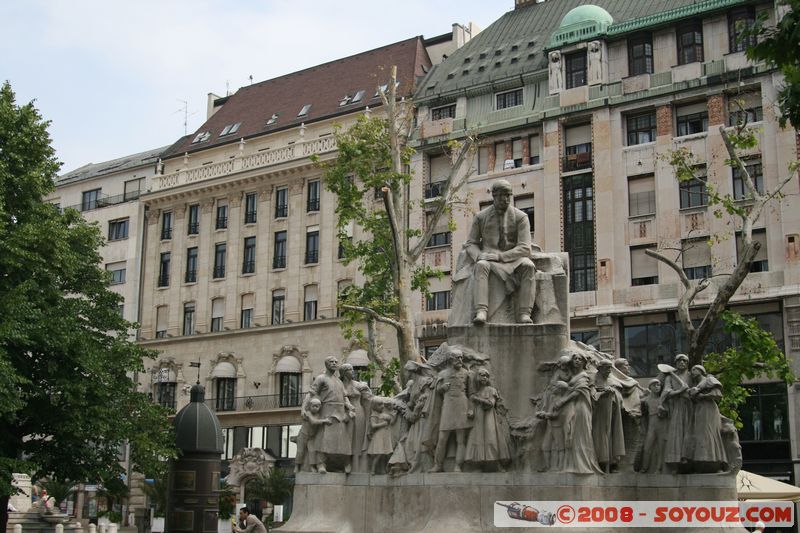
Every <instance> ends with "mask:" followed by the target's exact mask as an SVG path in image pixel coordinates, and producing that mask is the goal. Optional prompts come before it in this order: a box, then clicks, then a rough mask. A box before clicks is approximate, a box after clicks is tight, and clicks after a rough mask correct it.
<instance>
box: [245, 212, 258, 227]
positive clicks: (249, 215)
mask: <svg viewBox="0 0 800 533" xmlns="http://www.w3.org/2000/svg"><path fill="white" fill-rule="evenodd" d="M256 215H257V211H247V212H245V214H244V223H245V224H255V223H256Z"/></svg>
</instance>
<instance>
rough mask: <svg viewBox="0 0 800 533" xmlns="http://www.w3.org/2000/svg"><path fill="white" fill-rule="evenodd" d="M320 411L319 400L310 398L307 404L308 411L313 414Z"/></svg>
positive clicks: (320, 404) (320, 403)
mask: <svg viewBox="0 0 800 533" xmlns="http://www.w3.org/2000/svg"><path fill="white" fill-rule="evenodd" d="M320 409H322V402H321V401H319V398H311V400H310V401H309V402H308V410H309V411H311V412H312V413H314V414H317V413H319V410H320Z"/></svg>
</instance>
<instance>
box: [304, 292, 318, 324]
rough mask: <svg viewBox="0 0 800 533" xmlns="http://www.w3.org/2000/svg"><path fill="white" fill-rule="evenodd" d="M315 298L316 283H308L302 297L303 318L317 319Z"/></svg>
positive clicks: (316, 293)
mask: <svg viewBox="0 0 800 533" xmlns="http://www.w3.org/2000/svg"><path fill="white" fill-rule="evenodd" d="M317 299H318V289H317V286H316V285H308V286H306V288H305V297H304V298H303V320H316V319H317Z"/></svg>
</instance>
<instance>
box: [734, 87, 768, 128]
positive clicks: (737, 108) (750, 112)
mask: <svg viewBox="0 0 800 533" xmlns="http://www.w3.org/2000/svg"><path fill="white" fill-rule="evenodd" d="M762 120H764V107H763V106H762V103H761V90H760V89H759V90H754V91H747V92H744V93H742V94H732V95H730V96H728V126H740V125H744V124H750V123H751V122H760V121H762Z"/></svg>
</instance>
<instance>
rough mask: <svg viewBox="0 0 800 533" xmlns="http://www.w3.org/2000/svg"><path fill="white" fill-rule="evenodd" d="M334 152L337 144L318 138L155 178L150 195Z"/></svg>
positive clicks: (329, 138)
mask: <svg viewBox="0 0 800 533" xmlns="http://www.w3.org/2000/svg"><path fill="white" fill-rule="evenodd" d="M335 149H336V141H335V140H334V138H333V137H332V136H327V137H320V138H318V139H312V140H309V141H302V142H297V143H295V144H291V145H289V146H283V147H281V148H273V149H270V150H264V151H262V152H256V153H254V154H250V155H246V156H236V157H234V158H233V159H228V160H227V161H221V162H219V163H212V164H210V165H202V166H199V167H193V168H183V169H181V170H178V171H175V172H171V173H169V174H164V175H162V176H154V177H153V180H152V187H151V189H150V190H151V192H155V191H161V190H164V189H170V188H172V187H179V186H181V185H187V184H189V183H197V182H200V181H206V180H210V179H214V178H219V177H222V176H228V175H231V174H235V173H237V172H245V171H249V170H257V169H261V168H268V167H270V166H272V165H278V164H281V163H287V162H291V161H299V160H303V159H307V158H308V157H309V156H311V155H313V154H324V153H327V152H332V151H334V150H335Z"/></svg>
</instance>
